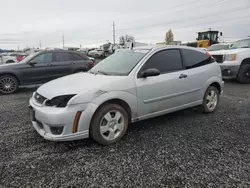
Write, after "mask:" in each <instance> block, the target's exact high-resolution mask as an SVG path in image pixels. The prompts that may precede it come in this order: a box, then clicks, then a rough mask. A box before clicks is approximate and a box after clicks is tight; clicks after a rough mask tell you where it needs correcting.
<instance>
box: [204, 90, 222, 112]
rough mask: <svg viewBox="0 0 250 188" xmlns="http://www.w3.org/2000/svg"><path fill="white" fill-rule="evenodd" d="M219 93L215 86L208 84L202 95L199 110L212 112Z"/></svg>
mask: <svg viewBox="0 0 250 188" xmlns="http://www.w3.org/2000/svg"><path fill="white" fill-rule="evenodd" d="M219 100H220V94H219V91H218V89H217V88H216V87H214V86H209V87H208V89H207V91H206V92H205V95H204V97H203V102H202V105H201V110H202V111H203V112H206V113H210V112H214V111H215V110H216V108H217V106H218V104H219Z"/></svg>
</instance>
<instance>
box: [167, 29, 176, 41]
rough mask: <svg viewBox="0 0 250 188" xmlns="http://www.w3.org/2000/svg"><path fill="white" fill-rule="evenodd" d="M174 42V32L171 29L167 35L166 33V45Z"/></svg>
mask: <svg viewBox="0 0 250 188" xmlns="http://www.w3.org/2000/svg"><path fill="white" fill-rule="evenodd" d="M173 41H174V34H173V32H172V30H171V29H170V30H169V31H168V32H167V33H166V37H165V43H166V44H171V42H173Z"/></svg>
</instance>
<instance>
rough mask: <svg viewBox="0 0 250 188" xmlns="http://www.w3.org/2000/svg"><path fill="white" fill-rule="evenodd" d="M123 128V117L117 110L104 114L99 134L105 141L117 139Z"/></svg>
mask: <svg viewBox="0 0 250 188" xmlns="http://www.w3.org/2000/svg"><path fill="white" fill-rule="evenodd" d="M124 128H125V122H124V116H123V115H122V113H121V112H119V111H117V110H112V111H109V112H108V113H106V114H105V115H104V116H103V118H102V119H101V122H100V133H101V135H102V137H103V138H104V139H105V140H108V141H112V140H115V139H116V138H118V137H119V136H120V135H121V134H122V132H123V130H124Z"/></svg>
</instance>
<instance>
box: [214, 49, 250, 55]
mask: <svg viewBox="0 0 250 188" xmlns="http://www.w3.org/2000/svg"><path fill="white" fill-rule="evenodd" d="M245 51H250V49H249V48H238V49H228V50H218V51H209V53H210V54H211V55H224V54H237V53H239V52H245Z"/></svg>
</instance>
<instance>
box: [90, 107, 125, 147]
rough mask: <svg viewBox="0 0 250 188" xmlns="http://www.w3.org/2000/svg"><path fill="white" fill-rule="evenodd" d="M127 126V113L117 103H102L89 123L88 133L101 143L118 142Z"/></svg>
mask: <svg viewBox="0 0 250 188" xmlns="http://www.w3.org/2000/svg"><path fill="white" fill-rule="evenodd" d="M127 128H128V113H127V112H126V110H125V109H124V108H123V107H121V106H120V105H117V104H110V103H107V104H104V105H103V106H101V107H100V108H99V109H98V110H97V111H96V113H95V114H94V116H93V118H92V121H91V124H90V135H91V137H92V138H93V139H94V140H95V141H96V142H98V143H100V144H102V145H110V144H114V143H116V142H118V141H119V140H120V139H121V138H122V137H123V135H124V134H125V133H126V131H127Z"/></svg>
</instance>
